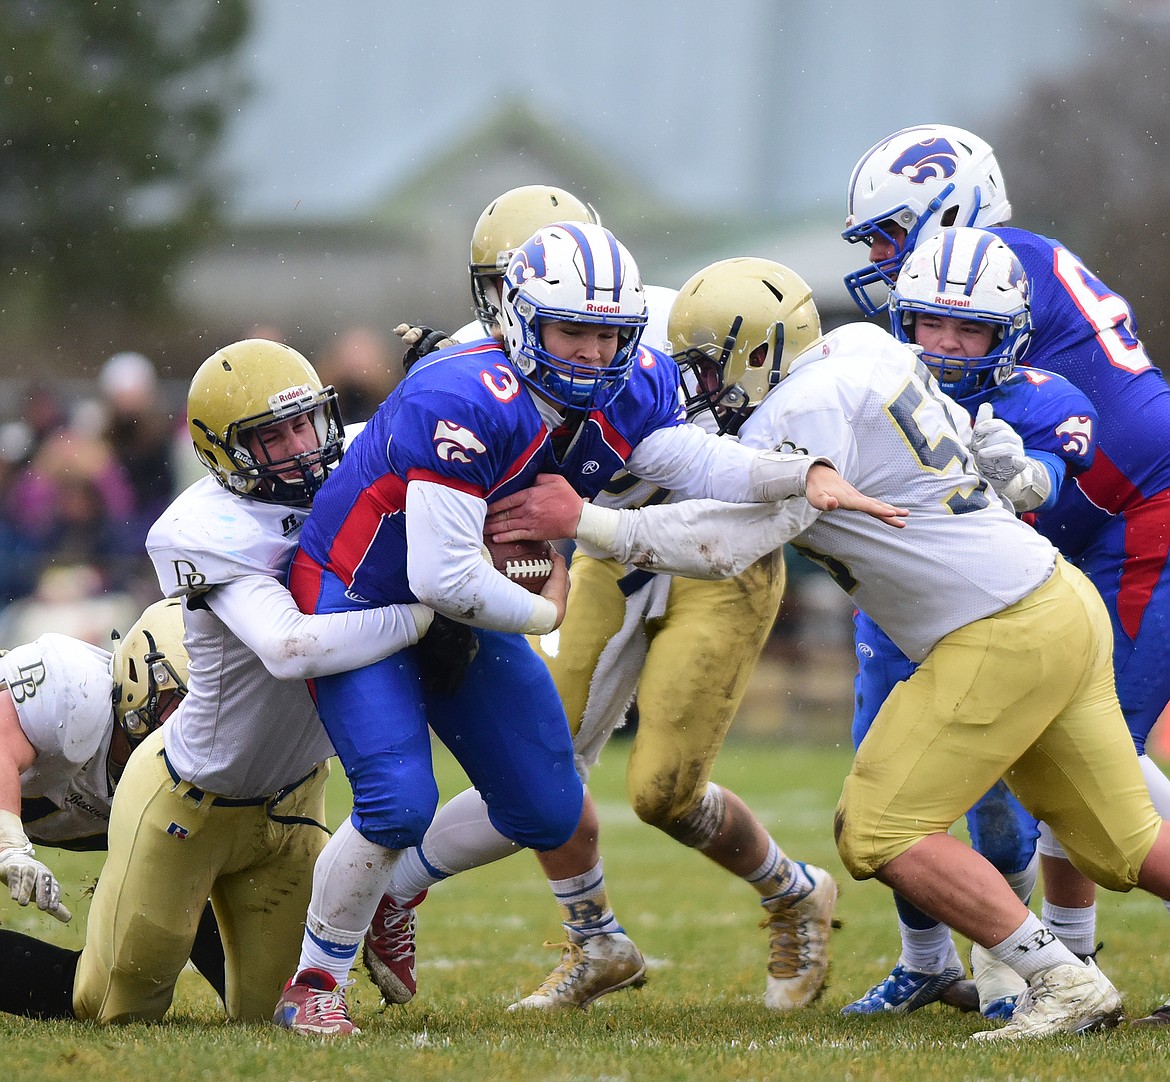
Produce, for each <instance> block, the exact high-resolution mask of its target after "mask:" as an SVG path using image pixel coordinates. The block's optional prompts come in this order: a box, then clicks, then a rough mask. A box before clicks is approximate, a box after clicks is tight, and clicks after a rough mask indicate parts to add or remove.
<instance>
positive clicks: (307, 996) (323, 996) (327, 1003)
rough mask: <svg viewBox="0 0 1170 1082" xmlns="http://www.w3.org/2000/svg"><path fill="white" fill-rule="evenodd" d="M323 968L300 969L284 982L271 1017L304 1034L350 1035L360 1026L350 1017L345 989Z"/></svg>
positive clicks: (286, 1027) (347, 984) (348, 983)
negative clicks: (286, 982) (282, 990)
mask: <svg viewBox="0 0 1170 1082" xmlns="http://www.w3.org/2000/svg"><path fill="white" fill-rule="evenodd" d="M351 984H353V981H346V982H345V983H344V984H338V983H337V981H335V980H334V979H333V975H332V974H330V973H326V972H325V970H323V969H302V970H301V971H300V973H298V974H297V975H296V976H295V977H293V978H292V980H290V981H289V982H288V984H286V985H285V986H284V992H283V993H282V994H281V997H280V1000H279V1002H278V1003H277V1004H276V1013H275V1014H274V1015H273V1016H272V1021H273V1022H275V1023H276V1025H278V1026H280V1027H281V1028H282V1029H291V1030H292V1031H293V1032H294V1033H303V1034H305V1035H306V1036H308V1037H352V1036H355V1035H357V1034H359V1033H361V1030H360V1029H358V1028H357V1026H355V1025H354V1024H353V1022H352V1021H351V1020H350V1017H349V1008H348V1007H347V1006H346V1003H345V989H346V988H348V987H349V986H350V985H351Z"/></svg>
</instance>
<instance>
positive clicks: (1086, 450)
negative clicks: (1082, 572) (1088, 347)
mask: <svg viewBox="0 0 1170 1082" xmlns="http://www.w3.org/2000/svg"><path fill="white" fill-rule="evenodd" d="M984 402H989V403H990V404H991V405H992V407H993V409H994V411H995V416H996V417H998V418H1000V419H1001V420H1003V421H1006V422H1007V423H1008V424H1009V425H1011V426H1012V428H1014V429H1015V430H1016V432H1017V433H1018V434H1019V437H1020V439H1021V440H1023V441H1024V447H1025V448H1026V449H1027V451H1028V454H1029V455H1032V456H1033V457H1036V458H1041V459H1044V460H1046V461H1048V462H1049V463H1051V464H1052V465H1053V466H1054V467H1055V469H1056V472H1057V474H1058V480H1059V488H1058V489H1057V490H1056V491H1055V492H1053V494H1052V496H1050V497H1049V499H1048V500H1047V501H1046V502H1045V508H1044V510H1043V511H1042V512H1039V513H1037V514H1034V515H1030V516H1028V517H1029V520H1030V521H1031V522H1032V525H1034V526H1035V527H1036V528H1037V529H1038V530H1039V531H1040V532H1041V533H1042V534H1044V536H1045V537H1047V538H1048V539H1049V540H1050V541H1051V542H1052V543H1053V544H1054V545H1055V546H1056V547H1057V548H1058V549H1060V551H1061V552H1062V553H1063V554H1064V555H1065V556H1070V555H1072V554H1073V550H1074V549H1075V548H1076V544H1074V541H1073V539H1072V538H1071V537H1070V535H1069V533H1068V531H1067V529H1066V527H1067V524H1068V520H1069V517H1070V516H1069V512H1068V508H1070V507H1072V508H1076V509H1077V510H1079V509H1080V508H1081V506H1082V504H1083V501H1084V497H1083V495H1082V494H1081V492H1080V489H1079V488H1078V487H1077V482H1076V480H1075V478H1077V477H1079V476H1081V475H1082V474H1084V473H1085V471H1086V470H1088V469H1089V468H1090V467H1091V466H1092V464H1093V460H1094V457H1095V453H1096V448H1097V432H1098V430H1099V428H1100V424H1099V420H1098V417H1097V410H1096V409H1095V408H1094V406H1093V403H1092V402H1090V401H1089V399H1088V398H1087V397H1086V395H1085V394H1084V392H1083V391H1081V389H1080V388H1079V387H1074V386H1073V385H1072V384H1071V383H1070V382H1069V381H1068V380H1067V379H1065V378H1064V377H1063V376H1058V375H1057V374H1056V373H1054V372H1049V371H1046V370H1045V369H1042V368H1017V369H1016V370H1015V371H1014V372H1013V373H1012V374H1011V375H1010V376H1009V377H1008V378H1007V379H1005V380H1003V381H1002V382H1001V383H998V384H992V385H991V386H989V387H986V388H984V389H983V390H981V391H979V392H977V393H976V394H974V395H970V396H969V397H967V398H965V399H963V403H962V404H963V406H964V408H965V409H967V410H968V411H969V412H970V414H971V417H972V419H974V417H975V415H976V414H977V413H978V412H979V407H980V406H981V405H982V404H983V403H984Z"/></svg>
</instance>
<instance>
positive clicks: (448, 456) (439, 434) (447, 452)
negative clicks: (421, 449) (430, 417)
mask: <svg viewBox="0 0 1170 1082" xmlns="http://www.w3.org/2000/svg"><path fill="white" fill-rule="evenodd" d="M431 441H432V442H433V443H434V445H435V454H436V455H438V456H439V458H441V459H442V460H443V461H444V462H467V463H470V462H471V456H472V455H482V454H484V453H485V452H486V451H487V445H486V444H485V443H484V442H483V440H481V439H480V438H479V437H478V436H477V435H476V434H475V433H474V432H472V431H471V429H470V428H464V427H463V426H462V425H457V424H453V423H452V422H450V421H440V422H439V423H438V424H436V425H435V434H434V435H433V436H432V437H431Z"/></svg>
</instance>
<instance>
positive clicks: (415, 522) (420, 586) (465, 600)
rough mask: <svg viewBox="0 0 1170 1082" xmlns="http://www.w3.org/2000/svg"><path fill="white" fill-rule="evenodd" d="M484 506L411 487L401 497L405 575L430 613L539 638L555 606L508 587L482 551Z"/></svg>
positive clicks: (424, 485) (432, 487) (428, 487)
mask: <svg viewBox="0 0 1170 1082" xmlns="http://www.w3.org/2000/svg"><path fill="white" fill-rule="evenodd" d="M485 513H486V505H485V504H484V502H483V501H482V500H478V499H476V498H475V497H471V496H468V495H467V494H466V493H463V492H458V491H456V490H454V489H450V488H447V487H446V486H444V485H439V484H435V483H432V482H420V481H412V482H411V483H410V485H409V486H408V488H407V493H406V539H407V548H406V575H407V580H408V582H409V584H410V589H411V592H412V593H413V594H414V596H415V597H417V598H418V599H419V600H420V601H422V602H423V604H425V605H428V606H430V607H431V608H432V609H434V610H435V611H436V612H441V613H442V614H443V615H444V616H449V617H450V618H451V619H452V620H458V621H459V622H460V623H463V624H472V625H474V626H475V627H483V628H488V629H490V630H492V631H505V632H513V633H519V634H524V635H543V634H545V633H546V632H548V631H551V630H552V629H553V627H555V626H556V619H557V610H556V606H555V605H554V604H553V603H552V602H551V601H549V600H548V599H547V598H544V597H540V596H538V595H536V594H531V593H529V592H528V591H527V590H525V589H524V588H523V587H522V586H518V585H517V584H516V583H514V582H509V581H508V579H506V578H505V577H504V576H503V575H501V574H500V573H499V572H498V571H497V570H496V569H495V568H494V567H493V566H492V564H491V562H490V561H489V560H486V559H485V558H484V556H483V551H482V538H483V522H484V515H485Z"/></svg>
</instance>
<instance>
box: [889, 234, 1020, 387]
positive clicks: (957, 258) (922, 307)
mask: <svg viewBox="0 0 1170 1082" xmlns="http://www.w3.org/2000/svg"><path fill="white" fill-rule="evenodd" d="M923 314H929V315H932V316H941V317H944V318H949V319H964V320H974V321H976V322H979V323H990V324H991V325H992V326H993V328H994V329H995V334H996V337H995V340H994V341H993V344H992V347H991V349H990V350H989V351H988V352H987V354H986V355H985V356H983V357H957V356H950V355H947V354H942V353H927V352H925V351H922V350H919V352H920V353H921V356H922V359H923V361H924V362H925V363H926V365H927V367H929V368H930V370H931V371H932V372H933V373H934V375H935V377H936V378H937V379H938V381H939V384H940V385H941V386H942V389H943V390H944V391H945V392H946V393H947V394H948V395H950V396H951V398H953V399H955V400H956V401H957V402H963V401H964V400H965V399H967V398H969V397H971V396H972V395H973V394H976V393H978V392H979V391H981V390H983V389H985V388H986V387H988V386H989V385H990V384H993V383H1002V382H1003V381H1004V380H1005V379H1007V378H1008V376H1010V375H1011V374H1012V372H1013V371H1014V370H1015V366H1016V362H1017V361H1018V360H1019V359H1020V358H1021V357H1022V356H1023V354H1024V351H1025V350H1026V349H1027V347H1028V342H1029V340H1030V338H1031V334H1032V313H1031V308H1030V304H1029V285H1028V279H1027V275H1026V274H1025V273H1024V268H1023V266H1022V265H1021V263H1020V261H1019V259H1017V258H1016V256H1015V254H1014V253H1013V252H1012V250H1011V249H1010V248H1009V247H1008V246H1007V245H1006V244H1004V242H1003V241H1002V240H1000V239H999V237H997V236H996V235H995V234H994V233H989V232H987V230H985V229H967V228H959V229H944V230H943V231H942V232H941V233H936V234H935V235H934V236H933V237H931V238H930V239H929V240H927V241H925V242H924V243H923V244H921V245H919V247H917V248H915V249H914V251H913V252H912V253H911V254H910V256H909V258H908V259H907V260H906V262H905V263H904V264H903V266H902V270H901V272H900V273H899V275H898V281H897V283H896V284H895V286H894V288H893V290H891V292H890V325H891V327H892V329H893V332H894V335H895V337H897V338H898V339H899V340H900V341H902V342H906V343H908V344H910V345H914V344H915V326H914V324H915V320H916V319H917V318H918V316H919V315H923ZM915 348H916V349H918V348H919V347H917V346H916V347H915Z"/></svg>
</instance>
